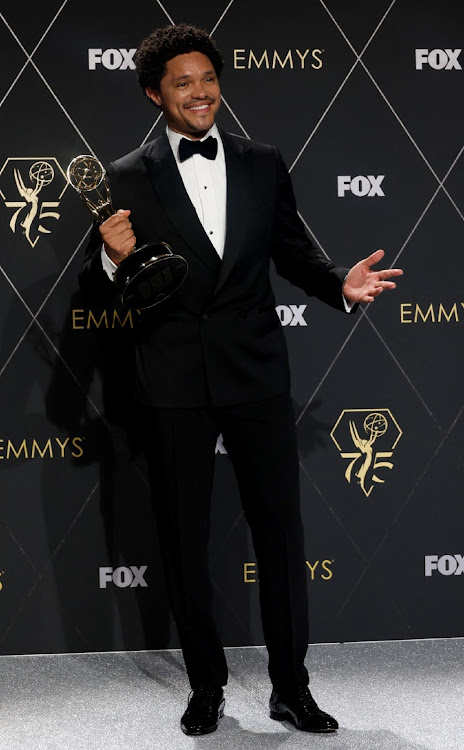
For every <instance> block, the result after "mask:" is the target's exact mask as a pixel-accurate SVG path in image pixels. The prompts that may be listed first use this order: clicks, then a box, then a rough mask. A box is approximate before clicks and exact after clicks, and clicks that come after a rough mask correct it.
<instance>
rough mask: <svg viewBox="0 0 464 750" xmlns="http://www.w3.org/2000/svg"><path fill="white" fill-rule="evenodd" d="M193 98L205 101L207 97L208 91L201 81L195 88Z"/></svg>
mask: <svg viewBox="0 0 464 750" xmlns="http://www.w3.org/2000/svg"><path fill="white" fill-rule="evenodd" d="M192 96H193V98H194V99H204V98H205V96H206V91H205V87H204V84H203V83H202V82H201V81H198V83H196V84H195V85H194V87H193V91H192Z"/></svg>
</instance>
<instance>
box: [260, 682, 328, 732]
mask: <svg viewBox="0 0 464 750" xmlns="http://www.w3.org/2000/svg"><path fill="white" fill-rule="evenodd" d="M269 708H270V717H271V719H276V720H277V721H285V720H287V721H290V722H291V723H292V724H294V726H296V728H297V729H301V730H302V731H303V732H335V730H336V729H338V722H337V721H336V720H335V719H334V718H333V716H329V714H326V713H325V712H324V711H321V710H320V708H319V706H318V705H317V703H316V701H315V700H314V698H313V696H312V695H311V693H310V692H309V689H308V688H307V687H304V688H299V689H297V690H295V691H292V692H289V693H277V692H276V691H275V690H273V691H272V695H271V700H270V702H269Z"/></svg>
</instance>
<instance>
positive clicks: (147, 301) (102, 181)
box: [67, 155, 188, 310]
mask: <svg viewBox="0 0 464 750" xmlns="http://www.w3.org/2000/svg"><path fill="white" fill-rule="evenodd" d="M67 177H68V182H69V184H70V185H71V187H73V188H74V190H76V191H77V192H78V193H79V195H80V197H81V198H82V200H83V201H84V203H85V205H86V206H87V208H88V209H89V211H90V213H91V214H92V216H93V218H94V219H95V220H96V221H98V222H100V223H102V222H103V221H106V219H109V217H110V216H113V214H115V213H116V211H115V210H114V208H113V205H112V203H111V193H110V189H109V186H108V183H107V181H106V171H105V168H104V166H103V164H102V163H101V162H100V161H99V160H98V159H97V158H96V157H95V156H89V155H83V156H76V158H75V159H73V160H72V162H71V163H70V165H69V167H68V171H67ZM187 271H188V264H187V261H186V260H185V258H182V256H181V255H176V254H175V253H173V252H172V250H171V248H170V247H169V245H168V244H167V243H166V242H156V243H153V244H149V245H143V246H142V247H139V248H137V247H134V248H133V249H132V250H131V252H130V254H129V255H128V256H127V258H124V260H123V261H121V263H120V264H119V266H118V269H117V271H116V272H115V274H114V277H113V278H114V283H115V285H116V287H117V288H118V289H119V291H120V293H121V297H122V301H123V303H124V305H125V306H126V307H128V308H129V309H130V310H146V309H148V308H149V307H153V306H154V305H158V304H159V303H160V302H163V301H164V300H166V299H167V298H168V297H170V296H171V294H173V293H174V292H175V291H176V290H177V289H178V288H179V287H180V285H181V284H182V282H183V281H184V279H185V277H186V275H187Z"/></svg>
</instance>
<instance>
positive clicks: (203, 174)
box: [101, 125, 227, 281]
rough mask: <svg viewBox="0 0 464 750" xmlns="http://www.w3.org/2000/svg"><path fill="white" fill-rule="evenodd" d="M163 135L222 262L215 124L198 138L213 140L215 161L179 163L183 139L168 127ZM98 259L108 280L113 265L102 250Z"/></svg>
mask: <svg viewBox="0 0 464 750" xmlns="http://www.w3.org/2000/svg"><path fill="white" fill-rule="evenodd" d="M166 135H167V137H168V141H169V145H170V146H171V149H172V153H173V155H174V158H175V160H176V164H177V168H178V170H179V174H180V176H181V177H182V181H183V183H184V186H185V189H186V191H187V195H188V197H189V198H190V200H191V201H192V204H193V207H194V208H195V211H196V212H197V216H198V218H199V220H200V222H201V225H202V227H203V229H204V230H205V232H206V234H207V235H208V237H209V239H210V241H211V243H212V244H213V246H214V248H215V250H216V252H217V254H218V255H219V257H220V258H221V259H222V257H223V255H224V243H225V239H226V202H227V180H226V160H225V156H224V146H223V145H222V140H221V136H220V135H219V130H218V129H217V125H213V127H212V128H211V129H210V130H209V131H208V132H207V133H206V135H205V136H204V137H203V138H200V140H202V141H204V140H206V138H209V136H210V135H212V136H213V138H216V140H217V142H218V151H217V155H216V158H215V159H206V158H205V157H204V156H201V154H193V156H191V157H190V158H188V159H186V160H185V161H183V162H181V161H180V160H179V143H180V141H181V139H182V138H185V136H183V135H181V134H180V133H175V132H174V131H173V130H171V129H170V128H169V127H167V128H166ZM101 258H102V265H103V268H104V270H105V271H106V273H107V274H108V276H109V278H110V279H111V281H112V280H113V274H114V272H115V271H116V269H117V265H116V264H115V263H113V261H112V260H111V258H109V257H108V255H107V254H106V252H105V250H104V248H102V251H101Z"/></svg>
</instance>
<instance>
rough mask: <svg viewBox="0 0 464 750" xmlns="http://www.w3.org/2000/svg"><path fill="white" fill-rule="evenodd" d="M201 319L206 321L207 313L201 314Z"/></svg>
mask: <svg viewBox="0 0 464 750" xmlns="http://www.w3.org/2000/svg"><path fill="white" fill-rule="evenodd" d="M201 317H202V318H203V320H208V318H209V315H208V313H203V315H202V316H201Z"/></svg>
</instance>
